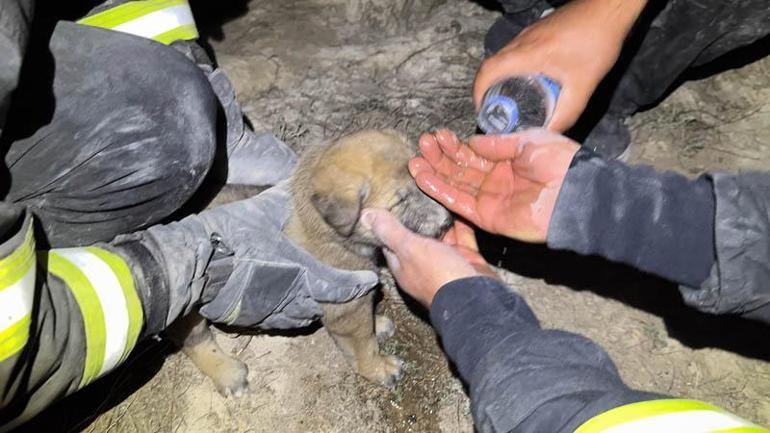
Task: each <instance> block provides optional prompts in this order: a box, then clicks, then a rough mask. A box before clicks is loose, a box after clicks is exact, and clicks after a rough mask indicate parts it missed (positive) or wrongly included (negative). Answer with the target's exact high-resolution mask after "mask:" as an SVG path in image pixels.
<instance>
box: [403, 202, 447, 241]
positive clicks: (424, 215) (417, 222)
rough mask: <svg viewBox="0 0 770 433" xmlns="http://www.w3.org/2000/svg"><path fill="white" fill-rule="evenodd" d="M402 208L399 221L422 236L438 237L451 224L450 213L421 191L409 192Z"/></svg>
mask: <svg viewBox="0 0 770 433" xmlns="http://www.w3.org/2000/svg"><path fill="white" fill-rule="evenodd" d="M402 209H403V210H402V212H401V213H400V215H399V216H400V218H399V219H400V220H401V223H402V224H404V226H406V227H407V228H408V229H410V230H412V231H413V232H416V233H419V234H421V235H423V236H429V237H432V238H439V237H441V236H442V235H443V234H444V233H446V231H447V230H448V229H449V227H451V226H452V222H453V218H452V214H451V213H450V212H449V211H448V210H446V208H444V206H441V205H440V204H438V203H437V202H436V201H434V200H433V199H431V198H430V197H428V196H427V195H425V194H424V193H423V192H422V191H419V190H418V191H416V192H415V193H413V194H411V195H410V197H409V199H408V200H406V201H405V203H404V206H403V208H402Z"/></svg>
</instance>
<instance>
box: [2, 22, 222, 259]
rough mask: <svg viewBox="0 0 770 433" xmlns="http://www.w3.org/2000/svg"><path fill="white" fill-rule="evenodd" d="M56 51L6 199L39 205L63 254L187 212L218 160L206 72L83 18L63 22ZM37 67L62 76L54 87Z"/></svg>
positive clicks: (18, 127)
mask: <svg viewBox="0 0 770 433" xmlns="http://www.w3.org/2000/svg"><path fill="white" fill-rule="evenodd" d="M49 46H50V54H49V53H45V51H46V50H45V49H40V50H36V55H37V56H38V58H36V59H32V60H33V61H31V62H30V63H29V64H30V68H28V69H26V70H25V74H23V79H24V80H26V81H24V82H23V83H22V85H21V87H20V89H19V92H18V94H17V95H16V96H15V99H14V105H13V106H12V108H11V110H12V111H11V116H12V117H11V118H10V119H9V122H8V124H10V125H11V126H12V130H10V131H7V134H6V135H5V136H4V137H3V139H4V141H10V143H6V145H7V146H8V147H7V149H8V151H7V154H6V155H5V161H6V164H7V166H8V170H9V172H10V179H11V182H10V183H11V185H10V188H9V190H8V193H7V196H6V198H5V200H7V201H10V202H15V203H20V204H24V205H26V206H28V207H29V208H30V209H31V210H32V212H33V213H34V215H35V216H36V218H37V219H38V220H39V221H40V223H41V226H42V228H43V231H44V233H45V235H46V237H47V240H48V242H49V243H50V244H51V246H54V247H61V246H73V245H83V244H88V243H92V242H95V241H105V240H109V239H111V238H112V237H113V236H115V235H116V234H119V233H126V232H130V231H133V230H136V229H139V228H141V227H145V226H148V225H150V224H152V223H154V222H157V221H158V220H160V219H162V218H164V217H166V216H168V215H169V214H171V213H172V212H174V211H175V210H177V209H178V208H179V207H180V206H181V205H182V204H183V203H184V202H185V201H186V200H187V199H188V198H189V197H190V196H191V195H192V194H193V192H194V191H195V190H196V189H197V188H198V186H199V185H200V183H201V181H202V180H203V178H204V176H205V175H206V173H207V171H208V169H209V167H210V165H211V162H212V160H213V158H214V152H215V147H216V146H215V144H216V136H215V135H216V134H215V126H216V115H217V104H216V97H215V95H214V93H213V92H212V89H211V86H210V84H209V82H208V80H207V79H206V77H205V75H204V74H203V73H202V72H201V71H200V70H199V69H198V68H197V67H196V66H195V65H194V64H193V63H191V62H190V61H189V60H188V59H187V58H186V57H185V56H184V55H182V54H181V53H179V52H177V51H176V50H174V49H172V48H169V47H167V46H164V45H160V44H157V43H155V42H152V41H149V40H145V39H142V38H139V37H135V36H130V35H125V34H122V33H118V32H113V31H109V30H102V29H96V28H91V27H86V26H81V25H77V24H73V23H67V22H61V23H60V24H59V25H58V26H57V28H56V30H55V31H54V33H53V36H52V38H51V40H50V44H49ZM38 48H44V47H38ZM37 51H40V53H37ZM38 54H39V55H38ZM46 58H48V60H46ZM51 58H52V59H51ZM46 65H47V66H46ZM31 68H42V69H49V70H51V69H52V71H53V85H52V88H51V84H50V82H48V84H46V77H45V75H46V74H45V73H37V72H39V71H34V70H31ZM48 72H50V71H48ZM46 89H47V91H45V90H46ZM51 93H52V95H51ZM16 102H19V103H18V104H17V103H16ZM46 110H49V111H50V114H49V117H50V118H47V119H43V120H42V121H40V119H37V118H36V116H37V114H36V113H39V112H40V111H46ZM31 123H34V124H31ZM9 136H10V140H9ZM4 147H5V146H4Z"/></svg>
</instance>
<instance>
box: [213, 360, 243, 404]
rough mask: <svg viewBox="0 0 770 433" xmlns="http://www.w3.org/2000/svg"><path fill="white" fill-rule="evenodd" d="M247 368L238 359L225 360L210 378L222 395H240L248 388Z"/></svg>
mask: <svg viewBox="0 0 770 433" xmlns="http://www.w3.org/2000/svg"><path fill="white" fill-rule="evenodd" d="M248 376H249V368H248V367H247V366H246V364H244V363H243V362H241V361H240V360H238V359H235V358H226V361H225V362H223V363H222V365H221V366H220V367H219V368H217V369H216V370H215V371H214V373H213V374H212V375H211V380H212V381H213V382H214V386H215V387H216V388H217V391H219V393H220V394H222V396H223V397H236V398H238V397H241V396H242V395H244V394H246V393H247V392H248V390H249V380H248Z"/></svg>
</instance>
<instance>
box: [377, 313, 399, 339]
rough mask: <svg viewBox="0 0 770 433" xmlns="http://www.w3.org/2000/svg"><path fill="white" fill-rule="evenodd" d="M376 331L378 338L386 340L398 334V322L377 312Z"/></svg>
mask: <svg viewBox="0 0 770 433" xmlns="http://www.w3.org/2000/svg"><path fill="white" fill-rule="evenodd" d="M374 332H375V333H376V334H377V340H379V341H385V340H387V339H388V338H390V337H392V336H393V335H395V334H396V324H395V323H393V321H392V320H390V318H389V317H388V316H383V315H381V314H377V315H376V316H374Z"/></svg>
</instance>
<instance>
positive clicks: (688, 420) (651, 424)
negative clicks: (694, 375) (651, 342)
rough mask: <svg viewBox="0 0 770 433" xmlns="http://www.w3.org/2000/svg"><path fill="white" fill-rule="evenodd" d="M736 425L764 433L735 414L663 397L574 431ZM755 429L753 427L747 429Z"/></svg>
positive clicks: (620, 432)
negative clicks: (663, 398)
mask: <svg viewBox="0 0 770 433" xmlns="http://www.w3.org/2000/svg"><path fill="white" fill-rule="evenodd" d="M739 428H749V429H757V428H758V429H759V430H756V431H759V432H768V430H764V429H762V428H760V427H758V426H756V425H754V424H752V423H750V422H748V421H745V420H742V419H740V418H738V417H736V416H735V415H732V414H729V413H728V412H726V411H724V410H722V409H719V408H718V407H716V406H713V405H710V404H708V403H704V402H701V401H696V400H681V399H666V400H650V401H643V402H639V403H633V404H629V405H625V406H621V407H617V408H615V409H612V410H609V411H607V412H605V413H602V414H600V415H597V416H595V417H594V418H591V419H590V420H588V421H586V422H585V423H584V424H583V425H581V426H580V427H578V429H577V430H575V433H625V432H636V431H646V430H650V431H654V432H655V433H667V432H671V433H691V432H698V433H700V432H708V433H714V432H719V431H740V430H736V429H739ZM748 431H755V430H748Z"/></svg>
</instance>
